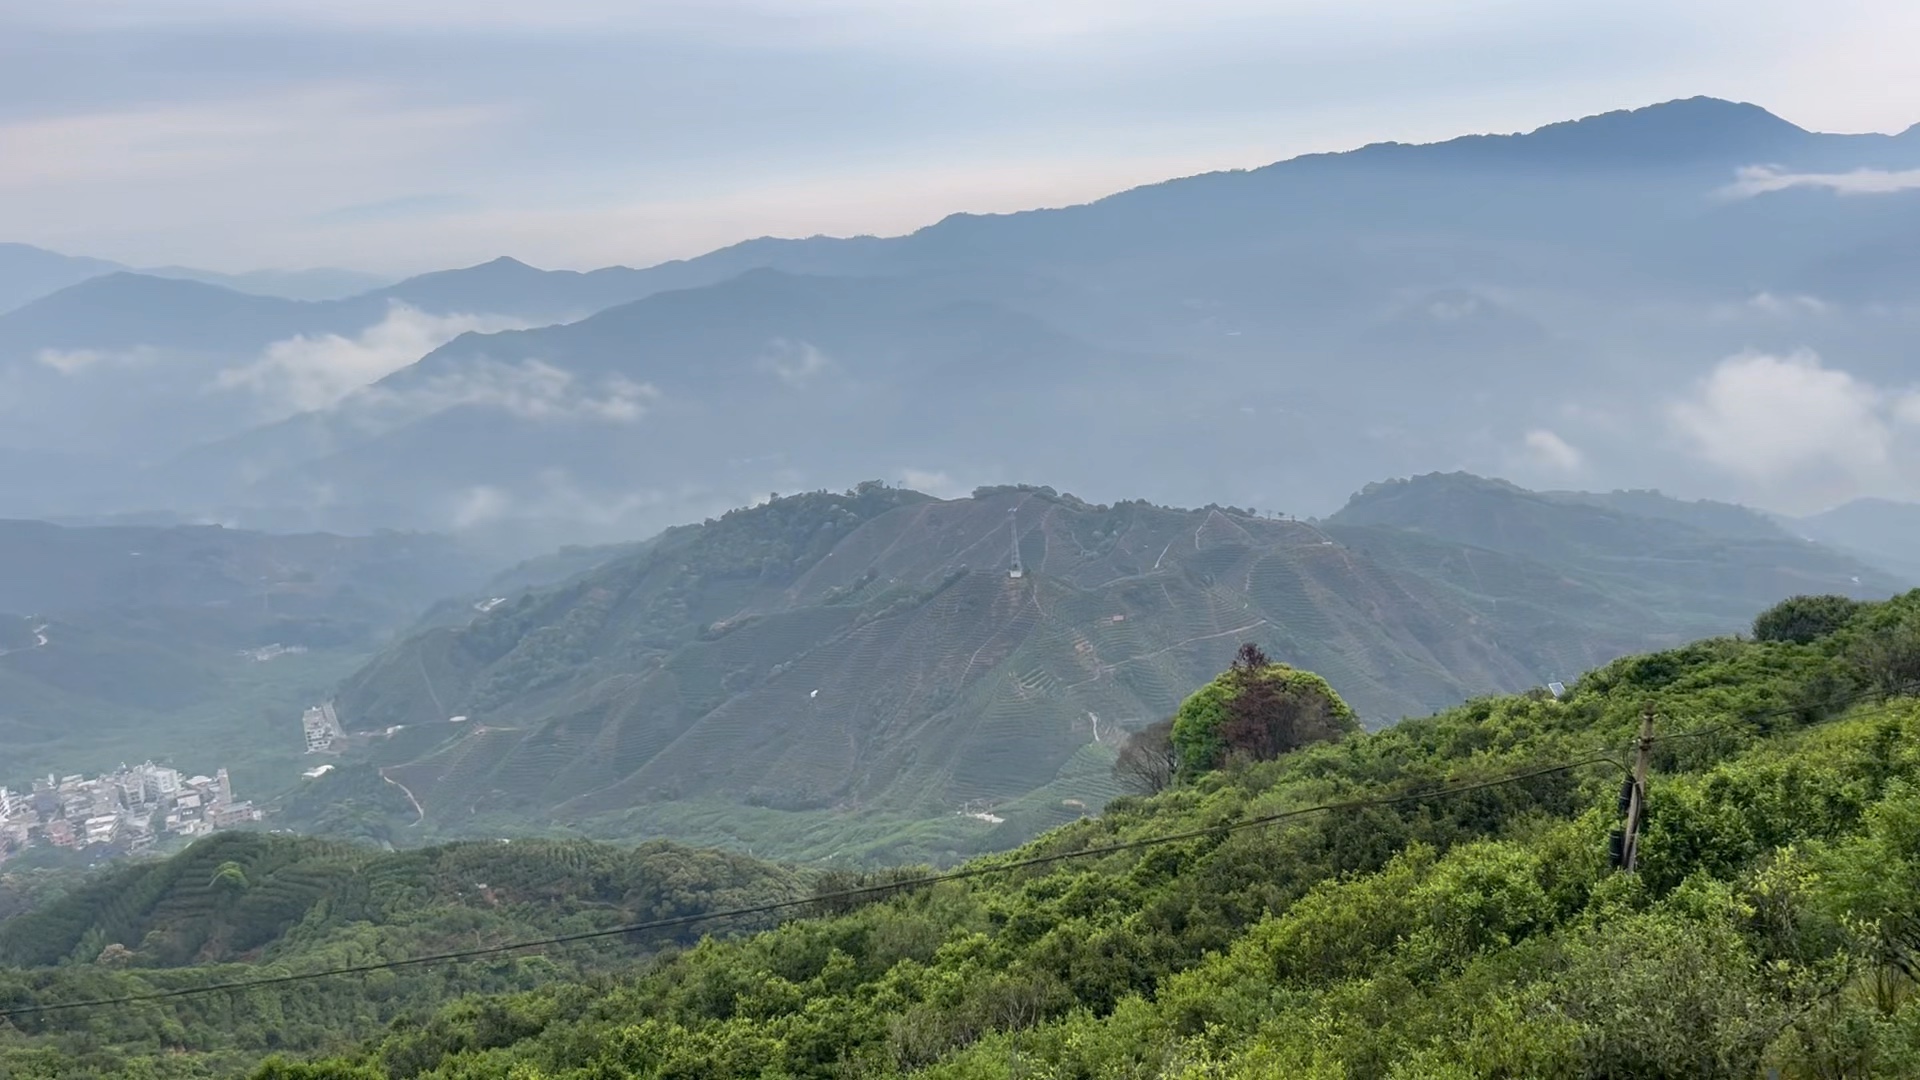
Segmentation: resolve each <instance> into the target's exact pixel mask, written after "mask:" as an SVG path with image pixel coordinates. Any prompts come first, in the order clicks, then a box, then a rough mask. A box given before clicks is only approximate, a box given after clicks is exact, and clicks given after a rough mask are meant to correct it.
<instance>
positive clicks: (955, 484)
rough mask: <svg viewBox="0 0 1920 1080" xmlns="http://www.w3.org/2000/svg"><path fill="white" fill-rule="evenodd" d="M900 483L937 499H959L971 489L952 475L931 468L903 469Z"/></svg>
mask: <svg viewBox="0 0 1920 1080" xmlns="http://www.w3.org/2000/svg"><path fill="white" fill-rule="evenodd" d="M900 484H901V486H902V487H908V488H912V489H913V490H914V491H918V492H921V493H922V494H926V495H931V496H933V497H934V498H936V499H958V498H961V497H963V496H965V495H966V494H967V493H968V492H969V491H970V490H971V489H970V488H968V487H966V486H965V485H963V484H961V483H960V482H959V481H958V480H955V479H954V478H953V477H952V476H951V475H949V474H947V473H945V472H940V471H937V470H931V469H902V470H900Z"/></svg>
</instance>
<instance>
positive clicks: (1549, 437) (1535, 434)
mask: <svg viewBox="0 0 1920 1080" xmlns="http://www.w3.org/2000/svg"><path fill="white" fill-rule="evenodd" d="M1523 445H1524V447H1525V451H1526V458H1527V461H1528V462H1529V463H1531V464H1533V465H1535V466H1537V467H1539V468H1544V469H1551V470H1553V471H1554V472H1563V473H1570V472H1578V471H1579V469H1580V466H1581V465H1583V464H1585V463H1586V455H1584V454H1582V453H1581V452H1580V451H1579V450H1578V449H1576V448H1575V447H1574V446H1573V445H1572V444H1570V443H1568V442H1567V440H1565V439H1563V438H1561V437H1560V436H1558V435H1556V434H1554V433H1553V432H1551V431H1548V430H1546V429H1545V428H1535V429H1534V430H1532V431H1529V432H1527V436H1526V438H1525V439H1524V440H1523Z"/></svg>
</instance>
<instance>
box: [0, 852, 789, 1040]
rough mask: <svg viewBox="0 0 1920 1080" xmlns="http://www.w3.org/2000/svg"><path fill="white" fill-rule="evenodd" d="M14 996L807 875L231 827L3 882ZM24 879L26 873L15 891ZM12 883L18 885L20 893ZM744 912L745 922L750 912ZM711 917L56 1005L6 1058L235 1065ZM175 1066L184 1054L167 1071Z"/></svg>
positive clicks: (451, 943)
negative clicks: (189, 841) (159, 1001)
mask: <svg viewBox="0 0 1920 1080" xmlns="http://www.w3.org/2000/svg"><path fill="white" fill-rule="evenodd" d="M4 884H5V885H6V886H7V887H6V888H4V889H0V903H10V904H11V906H12V907H14V908H16V909H17V908H19V907H22V906H25V905H26V904H28V903H31V904H32V905H33V907H32V910H30V911H27V912H26V913H24V914H15V915H14V916H13V917H12V918H9V919H7V920H6V921H5V922H0V1009H9V1008H20V1007H29V1006H45V1005H59V1004H61V1003H63V1002H72V1001H83V1000H93V999H98V998H103V997H106V998H111V997H120V996H129V995H142V994H151V993H156V992H165V991H170V990H180V989H185V988H191V987H194V986H204V985H208V984H211V983H219V982H226V981H232V980H237V979H252V978H259V977H262V976H275V975H285V974H295V973H299V972H307V971H318V970H327V969H333V968H339V967H347V966H356V965H364V964H369V963H378V962H380V961H383V960H400V959H410V958H414V957H420V956H428V955H434V954H437V953H441V952H445V951H450V950H461V949H473V948H486V947H488V946H493V945H500V944H505V943H508V942H515V941H522V940H527V939H531V938H540V937H546V936H550V935H563V934H573V933H582V932H591V931H596V930H602V929H606V928H610V927H619V926H626V925H631V924H633V923H636V922H646V921H649V920H658V919H671V918H675V917H679V916H685V915H691V914H695V913H699V912H704V911H707V910H711V909H714V908H728V907H738V906H750V905H753V904H757V903H764V902H767V901H774V900H785V899H791V898H794V897H796V896H804V895H805V892H804V890H805V888H806V887H807V882H806V880H805V879H804V878H803V877H800V876H797V875H795V874H793V873H791V872H789V871H786V870H783V869H780V868H776V867H773V866H770V865H768V864H765V863H758V862H754V861H753V860H750V859H746V858H744V857H740V856H734V855H726V854H722V853H719V852H714V851H699V850H693V849H687V848H680V847H676V846H673V845H670V844H664V843H658V844H649V845H645V846H642V847H639V848H631V849H622V848H613V847H608V846H605V845H596V844H586V843H556V842H550V841H514V842H511V843H499V842H493V843H466V844H454V845H448V846H444V847H436V848H425V849H419V850H414V851H407V852H400V853H385V854H383V853H380V852H377V851H373V850H370V849H367V848H363V847H355V846H350V845H345V844H339V843H333V842H328V841H320V840H311V839H300V838H292V837H280V836H264V835H259V834H240V833H230V834H222V835H219V836H215V837H212V838H209V839H206V840H203V841H200V842H198V843H196V844H194V845H193V846H192V847H191V848H189V849H187V850H186V851H185V852H182V853H181V854H179V855H176V856H174V857H172V858H169V859H165V860H160V861H152V862H142V863H134V864H127V865H122V866H118V867H115V868H112V869H110V870H107V871H104V872H102V873H100V874H99V875H97V876H96V877H94V878H92V879H90V880H88V881H86V882H84V883H81V884H79V885H77V886H75V885H72V883H71V879H68V880H67V881H66V882H64V883H63V884H66V885H68V886H69V887H68V888H67V890H66V891H65V893H64V895H59V894H57V893H56V891H55V889H54V888H53V887H52V886H53V884H54V883H53V882H51V881H48V880H45V879H44V876H41V875H21V876H19V877H16V878H14V880H12V881H9V882H5V883H4ZM15 890H17V893H16V892H15ZM10 895H12V896H13V899H12V900H11V901H8V897H9V896H10ZM753 925H755V924H754V923H753V922H751V921H750V920H736V922H735V926H734V927H733V928H735V929H738V928H743V927H744V928H751V927H752V926H753ZM699 933H700V931H699V930H697V929H688V930H683V931H673V930H663V931H659V932H655V933H650V934H619V935H614V936H610V937H600V938H595V939H592V940H589V941H583V942H579V943H575V944H570V945H565V946H561V947H558V948H550V949H548V950H545V951H544V952H542V953H541V954H538V955H533V954H528V953H504V954H500V955H496V956H492V957H489V958H487V959H485V960H482V961H477V962H470V963H466V964H459V965H438V966H434V965H422V966H417V967H402V968H396V969H391V970H385V971H377V972H372V973H368V974H365V975H361V976H338V977H332V978H328V979H323V980H317V981H312V982H303V983H294V984H290V985H288V986H284V987H279V988H275V989H272V990H264V989H263V990H254V991H249V992H247V993H244V994H236V995H226V994H212V995H206V996H190V997H185V998H181V999H179V1000H178V1001H176V1002H170V1003H168V1004H167V1005H166V1006H164V1007H156V1006H144V1007H138V1008H131V1009H109V1010H90V1011H85V1012H45V1013H34V1014H28V1015H24V1016H20V1017H17V1018H15V1019H14V1020H13V1021H12V1022H11V1026H0V1032H6V1033H7V1034H0V1076H6V1077H9V1078H13V1077H23V1076H48V1077H54V1076H57V1077H62V1078H67V1077H86V1076H103V1077H104V1076H120V1075H125V1074H124V1073H122V1072H120V1071H119V1067H118V1065H117V1064H116V1062H117V1061H118V1060H119V1059H120V1058H121V1057H122V1056H123V1055H124V1054H125V1053H127V1052H129V1051H130V1050H140V1051H145V1052H150V1053H153V1054H155V1055H156V1056H157V1057H158V1058H159V1059H160V1060H161V1061H162V1062H164V1063H166V1064H163V1065H159V1066H155V1067H156V1068H159V1069H160V1075H185V1076H200V1075H230V1074H232V1073H233V1072H235V1071H238V1070H241V1069H244V1068H245V1067H246V1066H247V1064H248V1063H250V1062H252V1061H257V1060H258V1059H259V1058H260V1057H261V1056H262V1055H263V1054H265V1053H267V1052H269V1051H273V1050H283V1049H284V1050H306V1051H310V1052H311V1051H319V1050H326V1049H330V1048H334V1047H338V1046H340V1045H342V1044H343V1043H344V1042H347V1041H349V1040H352V1039H354V1038H358V1037H364V1036H368V1035H371V1034H373V1033H375V1032H377V1031H378V1030H380V1029H381V1028H382V1027H383V1026H385V1025H386V1024H387V1023H388V1022H390V1021H391V1020H393V1019H394V1018H396V1017H401V1016H409V1015H417V1014H418V1013H419V1012H420V1011H421V1010H422V1009H423V1008H426V1007H430V1006H431V1005H432V1004H434V1003H436V1002H440V1001H445V1000H448V999H450V998H453V997H455V996H458V995H460V994H463V993H472V992H475V991H498V990H509V989H514V988H525V987H531V986H534V985H541V984H550V983H553V982H555V981H556V980H560V979H563V978H564V979H580V978H590V977H591V976H592V973H594V972H596V971H602V970H605V969H606V968H608V967H609V966H610V965H612V964H616V963H630V962H632V961H633V960H635V959H636V958H638V957H642V956H645V955H646V954H648V953H649V952H652V951H655V950H658V949H660V948H663V947H668V946H672V945H674V944H676V943H691V942H692V941H694V940H695V939H697V937H698V936H699ZM168 1070H173V1071H171V1072H169V1071H168Z"/></svg>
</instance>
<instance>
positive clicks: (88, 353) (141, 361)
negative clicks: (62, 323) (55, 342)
mask: <svg viewBox="0 0 1920 1080" xmlns="http://www.w3.org/2000/svg"><path fill="white" fill-rule="evenodd" d="M160 355H161V353H160V350H159V349H155V348H153V347H151V346H148V345H136V346H134V347H133V348H131V349H41V350H40V351H39V352H36V353H34V354H33V361H34V363H36V364H39V365H40V366H41V367H44V368H51V369H52V370H54V371H57V372H59V373H60V374H62V375H78V374H80V373H81V372H84V371H93V370H95V369H99V368H127V367H142V366H145V365H147V364H151V363H153V362H154V361H156V360H158V359H160Z"/></svg>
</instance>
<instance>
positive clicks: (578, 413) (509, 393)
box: [343, 359, 660, 424]
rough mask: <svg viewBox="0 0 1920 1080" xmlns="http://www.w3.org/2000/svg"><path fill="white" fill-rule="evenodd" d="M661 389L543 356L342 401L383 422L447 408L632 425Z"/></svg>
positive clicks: (467, 366) (470, 367)
mask: <svg viewBox="0 0 1920 1080" xmlns="http://www.w3.org/2000/svg"><path fill="white" fill-rule="evenodd" d="M659 397H660V391H659V390H658V389H656V388H655V387H654V386H653V385H651V384H649V383H642V382H635V381H634V380H632V379H629V378H627V377H626V376H624V375H619V374H613V375H606V376H603V377H601V378H599V379H591V380H589V379H581V378H578V377H576V376H575V375H574V374H573V373H572V372H568V371H565V370H562V369H560V368H557V367H554V366H553V365H551V364H548V363H545V362H543V361H540V360H522V361H519V362H517V363H507V362H503V361H498V360H487V359H481V360H477V361H474V362H470V363H463V364H462V365H461V367H460V368H459V369H458V370H455V371H444V372H436V373H433V374H424V375H419V376H416V377H414V378H410V379H408V380H406V381H405V382H403V383H399V384H395V385H389V384H388V383H377V384H375V385H373V386H369V387H367V388H365V389H364V390H360V391H357V392H355V393H353V394H351V395H349V397H348V398H346V399H344V400H343V404H350V405H354V406H356V407H358V408H360V409H365V410H372V411H373V412H374V414H375V415H376V416H377V417H378V419H379V420H380V421H381V422H382V423H396V422H398V423H404V422H407V421H409V420H413V419H418V418H420V417H423V416H428V415H431V414H433V413H437V412H441V411H443V410H446V409H453V408H460V407H473V406H478V407H483V408H491V409H498V410H500V411H502V412H506V413H509V414H511V415H513V416H516V417H519V418H521V419H523V420H534V421H545V422H554V423H560V422H567V421H579V420H585V421H594V422H601V423H613V424H630V423H633V422H635V421H637V420H639V419H640V418H641V417H642V416H644V415H646V412H647V410H648V409H649V408H651V407H652V405H653V404H654V402H656V401H657V400H659Z"/></svg>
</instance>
